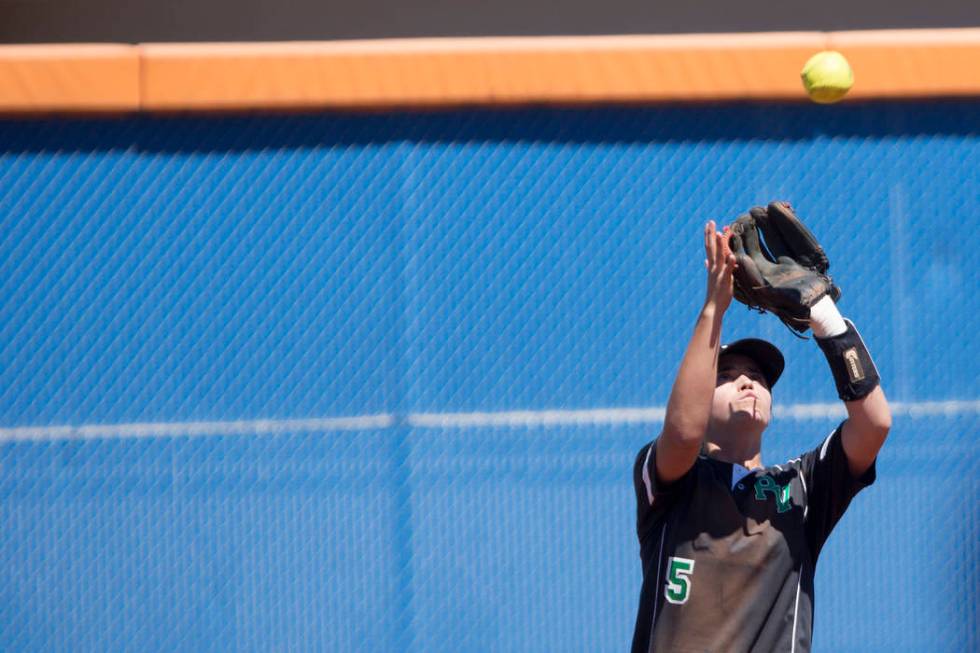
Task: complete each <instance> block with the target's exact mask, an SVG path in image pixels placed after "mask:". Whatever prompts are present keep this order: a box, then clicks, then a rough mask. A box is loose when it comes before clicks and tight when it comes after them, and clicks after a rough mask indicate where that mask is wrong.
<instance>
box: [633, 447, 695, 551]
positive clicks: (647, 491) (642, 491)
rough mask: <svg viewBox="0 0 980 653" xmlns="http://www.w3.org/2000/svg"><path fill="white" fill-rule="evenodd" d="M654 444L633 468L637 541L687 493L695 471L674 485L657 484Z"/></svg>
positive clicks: (641, 452)
mask: <svg viewBox="0 0 980 653" xmlns="http://www.w3.org/2000/svg"><path fill="white" fill-rule="evenodd" d="M656 459H657V441H656V440H654V441H652V442H650V443H648V444H647V445H646V446H644V447H643V448H642V449H640V452H639V453H638V454H637V455H636V462H635V464H634V465H633V488H634V489H635V490H636V525H637V531H638V533H639V536H640V540H641V541H642V540H644V539H645V538H646V535H647V534H648V533H650V532H651V531H652V529H653V528H654V527H655V526H656V525H657V524H658V523H659V522H660V521H661V520H662V519H663V518H664V515H665V514H666V513H667V511H668V510H670V508H671V507H672V506H673V505H674V504H675V503H676V502H677V498H678V497H679V496H681V495H683V494H684V493H685V492H686V491H688V489H689V486H690V484H691V479H692V478H693V475H694V468H695V467H697V464H696V463H695V465H692V466H691V469H690V470H688V471H687V473H686V474H685V475H684V476H682V477H681V478H679V479H677V480H676V481H674V482H673V483H660V482H658V481H657V464H656V462H657V460H656Z"/></svg>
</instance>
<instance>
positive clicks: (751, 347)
mask: <svg viewBox="0 0 980 653" xmlns="http://www.w3.org/2000/svg"><path fill="white" fill-rule="evenodd" d="M726 354H741V355H742V356H747V357H749V358H751V359H752V360H754V361H755V364H756V365H758V366H759V369H760V370H762V374H763V376H765V377H766V383H768V384H769V387H770V388H772V386H774V385H776V381H778V380H779V377H780V376H781V375H782V373H783V368H784V367H786V360H785V359H784V358H783V354H782V353H781V352H780V351H779V350H778V349H776V345H774V344H772V343H771V342H766V341H765V340H760V339H759V338H743V339H741V340H736V341H735V342H730V343H728V344H727V345H722V346H721V351H720V352H719V353H718V358H719V359H720V358H721V357H722V356H724V355H726Z"/></svg>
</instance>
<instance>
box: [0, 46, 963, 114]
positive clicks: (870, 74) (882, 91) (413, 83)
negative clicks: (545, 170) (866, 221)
mask: <svg viewBox="0 0 980 653" xmlns="http://www.w3.org/2000/svg"><path fill="white" fill-rule="evenodd" d="M823 49H836V50H840V51H841V52H843V53H844V55H845V56H847V58H848V59H849V60H850V61H851V64H852V67H853V68H854V72H855V85H854V89H853V90H852V91H851V93H850V94H849V95H848V96H847V97H848V99H850V100H867V99H876V98H911V97H945V96H980V65H978V64H980V28H978V29H939V30H881V31H864V32H779V33H758V34H712V35H707V34H688V35H666V36H596V37H589V36H586V37H514V38H510V37H508V38H466V39H444V38H438V39H390V40H378V41H335V42H310V43H297V42H291V43H206V44H187V43H184V44H164V43H160V44H154V43H147V44H140V45H86V44H77V45H9V46H0V112H4V113H23V112H27V113H37V112H86V111H115V112H130V111H222V110H232V111H238V110H270V109H329V108H381V109H385V108H401V107H439V106H460V105H470V106H479V105H484V106H486V105H527V104H580V103H588V104H596V103H627V102H635V103H659V102H690V101H726V100H781V101H793V100H799V101H804V100H805V99H806V96H805V94H804V92H803V89H802V86H801V84H800V79H799V71H800V68H802V66H803V63H804V62H805V61H806V59H807V58H808V57H809V56H810V55H811V54H813V53H814V52H816V51H819V50H823Z"/></svg>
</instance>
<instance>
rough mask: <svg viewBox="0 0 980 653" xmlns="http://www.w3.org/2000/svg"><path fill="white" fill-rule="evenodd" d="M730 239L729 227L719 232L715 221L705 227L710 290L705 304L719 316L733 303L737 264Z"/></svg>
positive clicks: (705, 262) (705, 263) (705, 251)
mask: <svg viewBox="0 0 980 653" xmlns="http://www.w3.org/2000/svg"><path fill="white" fill-rule="evenodd" d="M730 237H731V234H730V233H729V229H728V227H725V228H724V230H723V231H721V232H719V231H718V230H717V229H716V228H715V221H714V220H710V221H708V224H706V225H705V226H704V253H705V256H706V258H705V259H704V266H705V267H706V268H707V269H708V290H707V293H706V296H705V300H704V304H705V306H706V307H712V308H714V309H715V310H716V311H718V313H719V314H721V313H724V312H725V311H726V310H728V306H729V304H731V303H732V292H733V281H732V273H733V272H734V270H735V267H736V262H735V255H734V254H733V253H732V250H731V248H730V247H729V245H728V239H729V238H730Z"/></svg>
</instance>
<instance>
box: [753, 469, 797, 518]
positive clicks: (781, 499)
mask: <svg viewBox="0 0 980 653" xmlns="http://www.w3.org/2000/svg"><path fill="white" fill-rule="evenodd" d="M766 492H771V493H772V496H773V498H775V499H776V512H786V511H787V510H789V509H790V508H792V507H793V505H792V504H791V503H790V500H789V483H787V484H786V485H777V484H776V481H775V479H773V477H772V476H769V475H766V476H761V477H759V480H758V481H756V482H755V498H756V499H757V500H758V501H765V500H766Z"/></svg>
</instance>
